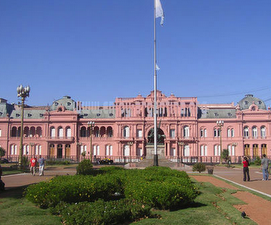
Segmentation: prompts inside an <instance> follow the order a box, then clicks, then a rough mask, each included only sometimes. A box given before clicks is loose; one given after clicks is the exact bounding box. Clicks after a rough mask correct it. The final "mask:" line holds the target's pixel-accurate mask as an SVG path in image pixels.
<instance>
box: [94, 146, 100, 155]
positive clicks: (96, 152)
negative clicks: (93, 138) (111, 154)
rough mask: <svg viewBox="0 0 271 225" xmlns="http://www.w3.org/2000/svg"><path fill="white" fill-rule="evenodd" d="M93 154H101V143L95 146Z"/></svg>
mask: <svg viewBox="0 0 271 225" xmlns="http://www.w3.org/2000/svg"><path fill="white" fill-rule="evenodd" d="M93 155H100V146H99V145H94V146H93Z"/></svg>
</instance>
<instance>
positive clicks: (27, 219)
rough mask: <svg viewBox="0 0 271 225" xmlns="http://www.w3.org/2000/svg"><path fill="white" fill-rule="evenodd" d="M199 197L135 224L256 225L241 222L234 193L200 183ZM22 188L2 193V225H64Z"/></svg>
mask: <svg viewBox="0 0 271 225" xmlns="http://www.w3.org/2000/svg"><path fill="white" fill-rule="evenodd" d="M191 179H192V180H193V181H194V182H195V184H196V186H197V187H198V188H199V190H200V192H201V195H199V196H198V197H197V198H196V200H195V203H194V204H193V205H191V207H190V208H186V209H182V210H178V211H172V212H170V211H154V213H156V214H159V215H161V216H162V217H161V218H159V219H157V218H148V219H143V220H141V221H138V222H134V223H133V224H170V225H174V224H176V225H177V224H178V225H179V224H201V225H204V224H220V225H223V224H246V225H250V224H251V225H252V224H254V225H255V224H256V223H254V222H253V221H252V220H250V219H242V218H241V213H240V212H239V211H238V210H237V209H235V208H234V207H233V206H232V205H233V204H242V203H243V202H242V201H241V200H239V199H237V198H235V197H233V196H232V195H231V193H234V192H235V191H234V190H230V189H221V188H218V187H215V186H214V185H212V184H210V183H199V182H196V181H195V180H194V179H193V178H191ZM22 193H23V188H18V189H15V190H9V191H6V192H4V193H0V212H1V216H0V224H3V225H5V224H8V225H9V224H20V225H24V224H27V225H30V224H54V225H57V224H62V223H61V221H60V218H59V217H57V216H52V215H51V214H50V212H49V210H48V209H46V210H44V209H40V208H38V207H36V206H35V205H34V204H33V203H31V202H29V201H28V200H26V199H24V198H23V197H22Z"/></svg>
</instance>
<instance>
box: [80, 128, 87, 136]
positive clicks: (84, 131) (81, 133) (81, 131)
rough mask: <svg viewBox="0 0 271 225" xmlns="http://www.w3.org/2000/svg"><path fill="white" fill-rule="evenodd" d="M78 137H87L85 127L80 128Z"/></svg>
mask: <svg viewBox="0 0 271 225" xmlns="http://www.w3.org/2000/svg"><path fill="white" fill-rule="evenodd" d="M80 136H81V137H86V136H87V130H86V127H81V130H80Z"/></svg>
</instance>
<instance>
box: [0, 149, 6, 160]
mask: <svg viewBox="0 0 271 225" xmlns="http://www.w3.org/2000/svg"><path fill="white" fill-rule="evenodd" d="M5 154H6V150H5V149H3V148H2V147H0V158H2V157H3V156H4V155H5Z"/></svg>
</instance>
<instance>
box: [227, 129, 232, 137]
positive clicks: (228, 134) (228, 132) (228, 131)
mask: <svg viewBox="0 0 271 225" xmlns="http://www.w3.org/2000/svg"><path fill="white" fill-rule="evenodd" d="M227 136H228V137H231V129H230V128H228V129H227Z"/></svg>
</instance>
